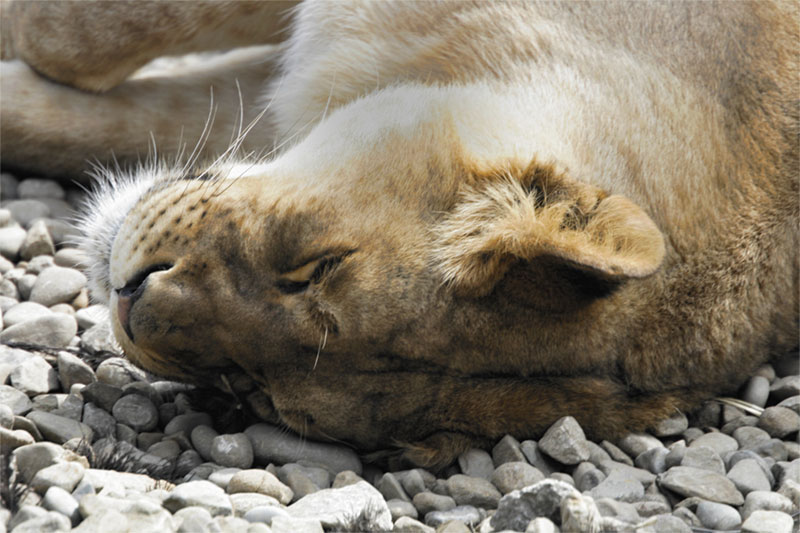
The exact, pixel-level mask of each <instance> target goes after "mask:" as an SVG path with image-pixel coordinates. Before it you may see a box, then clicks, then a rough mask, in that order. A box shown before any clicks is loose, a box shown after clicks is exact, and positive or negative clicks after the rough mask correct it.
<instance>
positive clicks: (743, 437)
mask: <svg viewBox="0 0 800 533" xmlns="http://www.w3.org/2000/svg"><path fill="white" fill-rule="evenodd" d="M731 436H732V437H733V438H734V439H736V442H738V443H739V449H741V450H752V449H754V448H757V447H758V446H759V445H761V444H764V443H765V442H768V441H769V439H770V434H769V433H767V432H766V431H764V430H763V429H761V428H756V427H750V426H742V427H740V428H736V429H735V430H734V431H733V433H731Z"/></svg>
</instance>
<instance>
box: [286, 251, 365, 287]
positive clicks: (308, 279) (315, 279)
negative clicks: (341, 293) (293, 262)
mask: <svg viewBox="0 0 800 533" xmlns="http://www.w3.org/2000/svg"><path fill="white" fill-rule="evenodd" d="M354 251H355V250H349V251H347V252H345V253H342V254H337V255H332V254H326V255H323V256H321V257H317V258H315V259H312V260H311V261H308V262H307V263H305V264H304V265H303V266H301V267H299V268H296V269H294V270H292V271H290V272H287V273H285V274H283V275H281V277H280V279H278V282H277V286H278V290H280V291H281V292H283V293H284V294H297V293H299V292H302V291H304V290H306V289H307V288H308V287H309V286H310V285H311V284H312V283H314V284H318V283H320V282H321V281H322V280H323V279H325V278H326V277H327V276H328V275H330V274H331V272H333V271H334V270H335V269H336V267H337V266H339V263H341V262H342V260H343V259H344V258H345V257H347V256H348V255H350V254H351V253H353V252H354Z"/></svg>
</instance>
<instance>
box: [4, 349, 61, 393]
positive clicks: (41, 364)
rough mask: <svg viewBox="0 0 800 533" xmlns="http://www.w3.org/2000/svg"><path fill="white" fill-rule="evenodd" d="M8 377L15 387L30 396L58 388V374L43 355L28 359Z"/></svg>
mask: <svg viewBox="0 0 800 533" xmlns="http://www.w3.org/2000/svg"><path fill="white" fill-rule="evenodd" d="M8 377H9V380H10V381H11V385H12V386H14V388H16V389H17V390H19V391H20V392H24V393H25V394H27V395H28V396H35V395H37V394H43V393H46V392H50V391H52V390H56V389H58V374H56V371H55V370H54V369H53V367H51V366H50V365H49V364H47V361H45V360H44V358H42V357H31V358H29V359H26V360H25V361H23V362H22V363H20V365H19V366H17V368H15V369H14V370H12V371H11V374H10V375H9V376H8Z"/></svg>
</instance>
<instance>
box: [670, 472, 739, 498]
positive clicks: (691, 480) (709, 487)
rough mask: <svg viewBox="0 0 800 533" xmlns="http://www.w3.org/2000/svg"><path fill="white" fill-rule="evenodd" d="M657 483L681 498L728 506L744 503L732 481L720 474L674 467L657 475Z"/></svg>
mask: <svg viewBox="0 0 800 533" xmlns="http://www.w3.org/2000/svg"><path fill="white" fill-rule="evenodd" d="M658 483H659V485H660V486H662V487H664V488H667V489H669V490H671V491H674V492H677V493H678V494H680V495H682V496H687V497H689V496H699V497H700V498H703V499H706V500H709V501H713V502H717V503H727V504H729V505H742V504H743V503H744V497H743V496H742V494H741V493H740V492H739V491H738V490H737V488H736V485H734V484H733V482H732V481H730V480H729V479H728V478H726V477H725V476H722V475H721V474H717V473H715V472H710V471H708V470H701V469H699V468H692V467H688V466H675V467H672V468H670V469H669V470H667V471H666V472H664V473H663V474H659V476H658Z"/></svg>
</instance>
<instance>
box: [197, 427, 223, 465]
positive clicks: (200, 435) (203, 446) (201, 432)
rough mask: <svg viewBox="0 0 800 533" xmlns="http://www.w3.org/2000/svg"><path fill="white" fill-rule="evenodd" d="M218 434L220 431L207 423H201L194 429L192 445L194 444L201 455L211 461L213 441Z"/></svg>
mask: <svg viewBox="0 0 800 533" xmlns="http://www.w3.org/2000/svg"><path fill="white" fill-rule="evenodd" d="M217 435H219V433H217V432H216V431H215V430H214V429H212V428H211V427H209V426H206V425H199V426H197V427H195V428H194V429H192V432H191V439H192V446H194V449H195V450H197V452H198V453H199V454H200V456H201V457H202V458H203V459H205V460H206V461H211V443H212V442H213V441H214V438H216V437H217Z"/></svg>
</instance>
